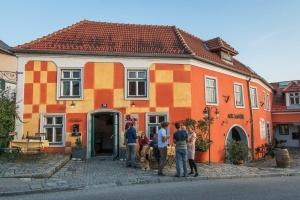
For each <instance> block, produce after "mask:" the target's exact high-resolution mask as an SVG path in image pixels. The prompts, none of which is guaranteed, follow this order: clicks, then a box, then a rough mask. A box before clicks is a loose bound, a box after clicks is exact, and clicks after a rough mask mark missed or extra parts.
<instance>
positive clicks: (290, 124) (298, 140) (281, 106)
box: [271, 80, 300, 147]
mask: <svg viewBox="0 0 300 200" xmlns="http://www.w3.org/2000/svg"><path fill="white" fill-rule="evenodd" d="M271 84H272V85H273V86H274V88H276V90H277V93H276V94H275V95H274V99H273V106H272V120H273V130H274V138H277V139H278V140H286V143H285V146H289V147H299V146H300V137H299V135H300V80H295V81H282V82H278V83H271Z"/></svg>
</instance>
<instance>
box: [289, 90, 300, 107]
mask: <svg viewBox="0 0 300 200" xmlns="http://www.w3.org/2000/svg"><path fill="white" fill-rule="evenodd" d="M289 97H290V104H291V105H297V104H298V105H299V104H300V92H294V93H290V96H289Z"/></svg>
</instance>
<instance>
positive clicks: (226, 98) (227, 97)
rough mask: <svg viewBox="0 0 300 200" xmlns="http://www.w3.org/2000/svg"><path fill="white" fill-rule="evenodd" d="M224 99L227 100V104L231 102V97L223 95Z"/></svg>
mask: <svg viewBox="0 0 300 200" xmlns="http://www.w3.org/2000/svg"><path fill="white" fill-rule="evenodd" d="M223 97H224V99H225V102H226V103H227V102H228V101H229V100H230V96H229V95H227V96H226V95H223Z"/></svg>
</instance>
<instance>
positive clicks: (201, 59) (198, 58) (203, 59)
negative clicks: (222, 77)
mask: <svg viewBox="0 0 300 200" xmlns="http://www.w3.org/2000/svg"><path fill="white" fill-rule="evenodd" d="M194 58H195V59H196V60H200V61H203V62H206V63H209V64H212V65H216V66H218V67H221V68H224V69H227V70H230V71H233V72H236V73H239V74H243V75H245V76H247V77H249V76H251V77H252V78H257V79H259V80H261V81H262V82H263V83H264V84H266V85H267V86H269V87H270V88H271V89H272V90H273V92H276V90H275V88H274V87H273V86H272V85H271V84H270V83H268V82H267V81H266V80H265V79H264V78H262V77H261V76H258V75H255V74H248V73H246V72H243V71H240V70H236V69H232V68H230V67H227V66H225V65H222V64H219V63H216V62H213V61H211V60H207V59H205V58H201V57H199V56H194Z"/></svg>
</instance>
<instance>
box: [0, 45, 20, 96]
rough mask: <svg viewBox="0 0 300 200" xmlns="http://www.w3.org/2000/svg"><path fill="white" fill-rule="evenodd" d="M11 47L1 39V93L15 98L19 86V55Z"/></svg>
mask: <svg viewBox="0 0 300 200" xmlns="http://www.w3.org/2000/svg"><path fill="white" fill-rule="evenodd" d="M10 50H11V47H9V46H8V45H7V44H5V43H4V42H3V41H1V40H0V94H1V95H4V96H6V97H9V98H15V93H16V91H15V89H16V86H17V57H16V56H15V55H14V54H13V53H12V52H11V51H10Z"/></svg>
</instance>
